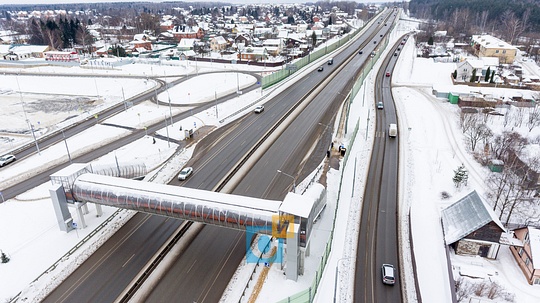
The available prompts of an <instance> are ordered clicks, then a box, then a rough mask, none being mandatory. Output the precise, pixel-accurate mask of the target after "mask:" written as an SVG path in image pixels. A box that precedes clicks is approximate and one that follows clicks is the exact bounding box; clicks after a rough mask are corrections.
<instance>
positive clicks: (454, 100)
mask: <svg viewBox="0 0 540 303" xmlns="http://www.w3.org/2000/svg"><path fill="white" fill-rule="evenodd" d="M448 101H450V103H451V104H458V101H459V95H458V94H455V93H449V94H448Z"/></svg>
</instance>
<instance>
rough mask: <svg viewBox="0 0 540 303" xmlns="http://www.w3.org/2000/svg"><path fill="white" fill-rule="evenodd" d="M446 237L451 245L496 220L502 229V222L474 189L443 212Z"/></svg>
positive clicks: (447, 242)
mask: <svg viewBox="0 0 540 303" xmlns="http://www.w3.org/2000/svg"><path fill="white" fill-rule="evenodd" d="M441 217H442V224H443V229H444V239H445V241H446V244H447V245H450V244H452V243H454V242H456V241H458V240H460V239H462V238H463V237H465V236H466V235H468V234H470V233H472V232H473V231H475V230H477V229H479V228H480V227H482V226H484V225H486V224H488V223H489V222H490V221H494V222H495V223H497V224H498V225H499V227H500V228H501V229H502V230H505V229H504V227H503V226H502V223H501V222H500V221H499V219H498V218H497V217H496V216H495V214H494V213H493V212H492V211H491V209H490V208H489V207H486V205H485V204H484V202H483V201H482V199H481V198H480V196H479V195H478V193H476V191H472V192H471V193H469V194H468V195H466V196H465V197H463V198H461V199H460V200H458V201H457V202H456V203H454V204H452V205H450V206H448V207H447V208H445V209H443V210H442V212H441Z"/></svg>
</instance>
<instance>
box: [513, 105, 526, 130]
mask: <svg viewBox="0 0 540 303" xmlns="http://www.w3.org/2000/svg"><path fill="white" fill-rule="evenodd" d="M512 114H513V116H514V117H513V118H514V126H515V127H521V125H522V124H523V117H524V116H525V110H524V109H523V107H517V108H516V109H515V110H513V111H512Z"/></svg>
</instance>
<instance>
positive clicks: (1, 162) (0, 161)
mask: <svg viewBox="0 0 540 303" xmlns="http://www.w3.org/2000/svg"><path fill="white" fill-rule="evenodd" d="M15 160H17V158H16V157H15V155H11V154H8V155H3V156H2V157H0V167H2V166H6V165H8V164H9V163H11V162H13V161H15Z"/></svg>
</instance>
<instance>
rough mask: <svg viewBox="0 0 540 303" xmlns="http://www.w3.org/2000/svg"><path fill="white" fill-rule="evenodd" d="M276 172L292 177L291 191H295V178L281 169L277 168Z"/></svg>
mask: <svg viewBox="0 0 540 303" xmlns="http://www.w3.org/2000/svg"><path fill="white" fill-rule="evenodd" d="M277 172H278V173H280V174H284V175H285V176H287V177H290V178H292V179H293V188H292V192H293V193H294V192H296V178H295V177H293V176H291V175H289V174H287V173H285V172H283V171H281V170H279V169H278V170H277Z"/></svg>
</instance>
